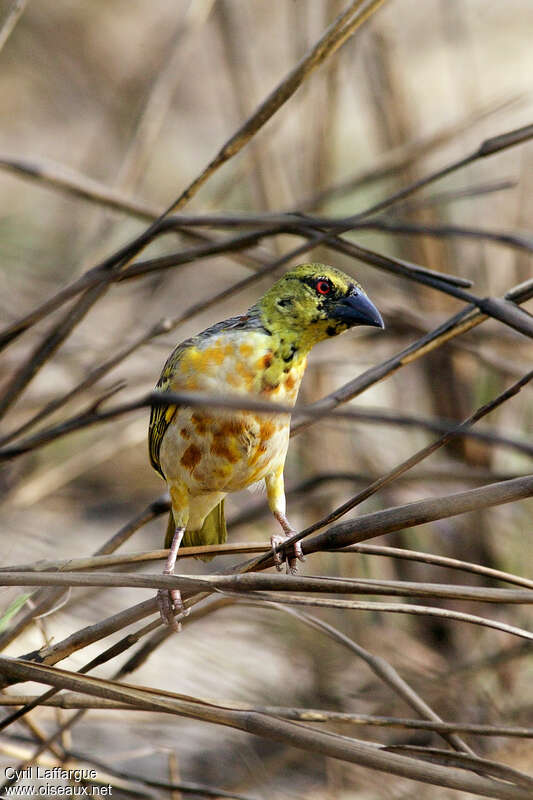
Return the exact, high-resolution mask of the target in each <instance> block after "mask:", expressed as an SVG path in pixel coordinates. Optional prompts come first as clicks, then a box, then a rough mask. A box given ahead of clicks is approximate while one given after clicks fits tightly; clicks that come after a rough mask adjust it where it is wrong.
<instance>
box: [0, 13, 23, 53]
mask: <svg viewBox="0 0 533 800" xmlns="http://www.w3.org/2000/svg"><path fill="white" fill-rule="evenodd" d="M27 5H28V0H13V2H12V3H11V8H9V9H8V10H7V12H6V15H5V17H4V19H3V20H2V22H0V52H1V51H2V48H3V47H4V45H5V43H6V42H7V40H8V39H9V37H10V36H11V34H12V33H13V31H14V29H15V25H16V24H17V22H18V21H19V19H20V17H21V16H22V14H23V13H24V9H25V8H26V6H27Z"/></svg>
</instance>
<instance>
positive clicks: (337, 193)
mask: <svg viewBox="0 0 533 800" xmlns="http://www.w3.org/2000/svg"><path fill="white" fill-rule="evenodd" d="M520 99H521V97H520V96H516V97H514V98H510V99H508V100H505V101H503V102H502V101H501V100H499V101H498V102H497V103H494V104H491V105H490V106H486V107H485V108H481V109H478V110H476V111H474V112H473V113H471V114H468V115H467V116H465V117H463V118H461V119H460V120H456V121H455V122H452V123H451V124H449V125H447V126H445V127H444V128H442V129H441V130H440V131H438V132H437V133H436V134H432V135H430V136H427V137H425V138H421V139H417V140H415V141H410V142H408V143H406V144H402V145H400V146H399V147H395V148H394V149H393V150H389V151H388V152H385V153H384V154H381V155H380V157H379V163H377V164H375V165H373V166H371V167H369V168H365V169H364V170H362V171H360V172H359V173H356V174H355V175H353V176H352V177H351V178H347V179H344V180H343V181H341V182H340V183H338V184H336V185H333V186H330V187H328V188H326V189H324V190H323V191H321V192H319V193H317V194H315V195H313V196H312V197H309V198H306V199H304V200H303V201H300V203H299V204H298V210H299V211H308V210H309V209H313V208H319V207H320V206H322V205H324V204H325V203H327V202H328V201H329V200H331V199H334V198H336V197H343V196H345V195H346V194H351V193H352V192H354V191H355V190H357V189H361V188H363V187H364V186H367V185H368V184H372V183H375V182H376V181H380V180H383V179H385V178H391V177H394V176H395V175H397V174H398V173H400V172H403V171H404V170H406V169H408V168H409V167H411V166H413V165H414V164H417V163H419V162H420V159H421V158H423V157H424V156H426V155H429V154H430V153H431V152H433V151H434V150H436V149H437V148H440V147H441V146H443V145H445V144H447V143H448V142H449V141H451V140H453V139H454V138H455V137H456V136H458V135H459V134H461V133H463V132H465V131H467V130H468V129H469V128H470V127H471V126H472V125H473V124H475V123H476V122H478V121H480V120H482V119H484V118H486V117H488V116H490V115H492V114H494V113H498V112H499V111H501V110H503V109H506V108H508V106H509V105H511V104H513V103H516V102H518V101H519V100H520Z"/></svg>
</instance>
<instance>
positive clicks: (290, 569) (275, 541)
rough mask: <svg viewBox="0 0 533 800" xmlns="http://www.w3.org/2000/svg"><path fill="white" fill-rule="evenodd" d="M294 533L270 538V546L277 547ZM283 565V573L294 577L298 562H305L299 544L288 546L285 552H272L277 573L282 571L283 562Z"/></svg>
mask: <svg viewBox="0 0 533 800" xmlns="http://www.w3.org/2000/svg"><path fill="white" fill-rule="evenodd" d="M295 533H296V531H292V530H291V531H288V532H287V534H286V536H282V535H281V534H278V535H274V536H271V537H270V546H271V547H272V548H276V547H279V545H281V544H283V543H284V542H285V541H286V540H287V539H288V538H289V536H293V535H294V534H295ZM284 561H285V562H286V564H285V572H286V573H287V575H296V573H297V572H298V561H305V556H304V554H303V552H302V545H301V543H300V542H294V544H292V545H290V547H289V548H288V549H287V551H286V552H279V551H274V564H275V566H276V569H277V571H278V572H281V571H282V570H283V562H284Z"/></svg>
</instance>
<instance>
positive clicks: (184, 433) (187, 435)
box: [180, 428, 191, 439]
mask: <svg viewBox="0 0 533 800" xmlns="http://www.w3.org/2000/svg"><path fill="white" fill-rule="evenodd" d="M180 434H181V436H182V437H183V439H190V438H191V434H190V433H189V431H188V430H187V428H181V430H180Z"/></svg>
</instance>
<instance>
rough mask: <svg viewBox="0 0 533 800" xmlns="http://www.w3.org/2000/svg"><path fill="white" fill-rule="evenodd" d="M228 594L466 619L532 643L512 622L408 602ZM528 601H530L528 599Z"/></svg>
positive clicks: (532, 637) (230, 594)
mask: <svg viewBox="0 0 533 800" xmlns="http://www.w3.org/2000/svg"><path fill="white" fill-rule="evenodd" d="M223 593H224V595H227V596H228V597H233V598H238V597H240V596H243V597H244V598H245V599H248V600H254V599H257V600H260V601H263V602H265V603H268V602H271V603H279V604H280V605H294V606H309V607H313V608H341V609H342V608H343V609H349V610H353V611H370V612H373V613H375V612H381V611H382V612H386V613H392V614H412V615H414V616H422V617H423V616H429V617H437V618H439V619H454V620H457V621H458V622H468V623H471V624H472V625H480V626H481V627H484V628H493V629H494V630H497V631H502V632H504V633H509V634H510V635H512V636H519V637H520V638H522V639H526V640H527V641H529V642H533V633H530V632H529V631H526V630H524V629H523V628H517V627H516V626H515V625H507V624H506V623H505V622H498V621H497V620H493V619H486V618H485V617H478V616H476V615H475V614H467V613H465V612H462V611H450V610H449V609H442V608H435V607H433V606H418V605H412V604H409V603H378V602H374V601H361V600H336V599H330V600H325V599H324V598H321V597H317V598H315V597H302V596H301V595H283V596H279V595H276V594H275V592H250V593H246V592H240V591H239V592H231V591H224V592H223ZM530 602H531V601H530Z"/></svg>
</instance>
